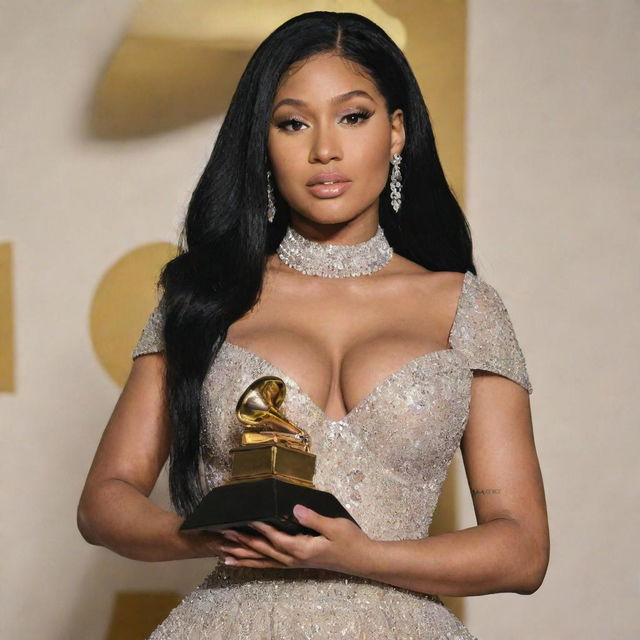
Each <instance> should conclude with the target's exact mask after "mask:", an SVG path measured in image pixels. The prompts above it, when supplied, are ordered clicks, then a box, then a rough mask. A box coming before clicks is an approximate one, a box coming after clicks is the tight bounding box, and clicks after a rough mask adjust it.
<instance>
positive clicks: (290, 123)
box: [276, 111, 373, 133]
mask: <svg viewBox="0 0 640 640" xmlns="http://www.w3.org/2000/svg"><path fill="white" fill-rule="evenodd" d="M372 115H373V112H372V111H354V112H353V113H347V115H345V116H342V118H341V121H342V120H346V119H348V118H351V119H352V120H351V121H348V122H347V124H348V125H349V126H355V125H358V124H361V122H364V121H365V120H368V119H369V118H370V117H371V116H372ZM298 125H301V126H305V127H306V126H307V125H306V124H305V123H304V122H302V121H301V120H298V119H296V118H287V119H286V120H282V121H281V122H278V124H277V125H276V127H277V128H278V129H281V130H282V131H288V132H289V133H294V132H296V131H300V129H295V128H294V129H290V128H289V127H296V126H298Z"/></svg>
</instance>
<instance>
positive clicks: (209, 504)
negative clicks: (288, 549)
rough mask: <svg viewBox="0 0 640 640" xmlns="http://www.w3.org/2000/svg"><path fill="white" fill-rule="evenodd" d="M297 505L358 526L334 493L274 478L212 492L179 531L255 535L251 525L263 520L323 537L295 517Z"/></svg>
mask: <svg viewBox="0 0 640 640" xmlns="http://www.w3.org/2000/svg"><path fill="white" fill-rule="evenodd" d="M296 504H302V505H304V506H305V507H309V509H313V510H314V511H317V512H318V513H319V514H321V515H323V516H327V517H329V518H348V519H349V520H351V521H352V522H353V523H354V524H356V525H357V524H358V523H357V522H356V521H355V520H354V519H353V517H352V516H351V514H350V513H349V512H348V511H347V510H346V509H345V508H344V507H343V506H342V505H341V504H340V502H339V501H338V499H337V498H336V497H335V496H334V495H333V494H331V493H329V492H327V491H320V490H319V489H313V488H310V487H305V486H302V485H300V484H297V483H294V482H289V481H286V480H282V479H281V478H275V477H271V478H264V479H262V480H250V481H246V482H234V483H230V484H226V485H222V486H220V487H216V488H214V489H212V490H211V491H210V492H209V493H208V494H207V495H206V496H205V497H204V498H203V499H202V502H200V504H199V505H198V506H197V507H196V508H195V510H194V511H193V513H192V514H191V515H190V516H189V517H188V518H187V519H186V520H185V521H184V522H183V523H182V526H181V527H180V531H202V530H206V531H219V530H220V529H236V530H237V531H241V532H245V533H250V534H254V535H255V534H256V530H255V529H253V528H252V527H250V526H248V523H249V522H253V521H260V522H266V523H267V524H270V525H272V526H274V527H275V528H276V529H279V530H280V531H284V532H285V533H289V534H292V535H295V534H298V533H306V534H308V535H312V536H317V535H320V534H319V533H318V532H317V531H314V530H313V529H309V528H308V527H305V526H303V525H302V524H300V522H298V520H297V519H296V517H295V516H294V515H293V507H294V506H295V505H296ZM358 526H360V525H358Z"/></svg>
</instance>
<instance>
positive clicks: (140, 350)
mask: <svg viewBox="0 0 640 640" xmlns="http://www.w3.org/2000/svg"><path fill="white" fill-rule="evenodd" d="M163 330H164V304H163V299H161V300H160V302H158V304H157V305H156V308H155V309H154V310H153V311H152V312H151V315H150V316H149V318H148V320H147V323H146V324H145V326H144V328H143V329H142V333H141V334H140V339H139V340H138V343H137V344H136V346H135V348H134V349H133V352H132V354H131V358H132V360H135V359H136V358H137V357H138V356H142V355H144V354H146V353H159V352H160V351H164V334H163Z"/></svg>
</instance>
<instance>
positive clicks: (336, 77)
mask: <svg viewBox="0 0 640 640" xmlns="http://www.w3.org/2000/svg"><path fill="white" fill-rule="evenodd" d="M354 89H361V90H363V91H366V92H367V93H368V94H369V95H370V96H371V97H372V98H374V100H378V99H381V98H382V96H381V95H380V93H379V91H378V89H377V87H376V85H375V83H374V82H373V81H372V80H371V79H370V77H369V74H368V73H367V70H366V69H365V68H364V67H362V66H361V65H359V64H357V63H356V62H353V61H351V60H347V59H346V58H343V57H342V56H340V55H337V54H335V53H331V54H327V53H324V54H318V55H315V56H313V57H311V58H309V59H307V60H304V61H300V62H296V63H294V64H293V65H291V66H290V67H289V68H288V69H287V70H286V71H285V73H284V74H283V75H282V78H281V80H280V83H279V85H278V88H277V90H276V95H275V97H274V102H276V101H278V100H280V99H282V98H287V97H288V98H300V99H302V100H312V101H327V102H328V101H329V100H330V99H331V98H332V97H333V96H335V95H338V94H342V93H346V92H348V91H353V90H354Z"/></svg>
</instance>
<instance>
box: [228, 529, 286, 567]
mask: <svg viewBox="0 0 640 640" xmlns="http://www.w3.org/2000/svg"><path fill="white" fill-rule="evenodd" d="M236 535H237V536H238V539H239V540H240V542H242V543H243V544H244V545H246V546H247V547H249V548H251V549H253V550H255V551H258V552H259V553H261V554H262V555H264V556H268V557H269V558H273V559H274V560H276V561H277V562H279V563H282V564H283V565H285V566H286V565H287V564H288V563H291V562H293V560H294V558H293V557H292V556H291V555H289V554H287V553H283V552H282V551H280V550H279V549H276V548H275V547H274V546H273V545H272V544H271V542H270V541H269V539H268V538H265V537H264V536H262V535H257V536H250V535H247V534H244V533H236Z"/></svg>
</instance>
